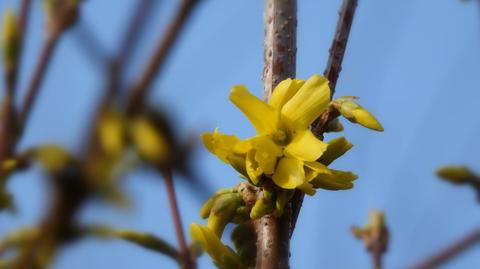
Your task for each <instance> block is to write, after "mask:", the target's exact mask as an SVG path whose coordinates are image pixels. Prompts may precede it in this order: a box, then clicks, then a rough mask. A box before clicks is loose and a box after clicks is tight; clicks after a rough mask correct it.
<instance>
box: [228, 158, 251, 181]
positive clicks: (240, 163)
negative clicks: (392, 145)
mask: <svg viewBox="0 0 480 269" xmlns="http://www.w3.org/2000/svg"><path fill="white" fill-rule="evenodd" d="M227 161H228V163H230V165H231V166H232V167H233V168H234V169H235V170H236V171H237V172H239V173H240V174H241V175H243V176H244V177H246V178H248V173H247V168H246V165H245V163H246V158H245V155H239V154H235V153H233V154H230V155H228V156H227Z"/></svg>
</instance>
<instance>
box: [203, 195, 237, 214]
mask: <svg viewBox="0 0 480 269" xmlns="http://www.w3.org/2000/svg"><path fill="white" fill-rule="evenodd" d="M232 192H233V189H231V188H226V189H220V190H218V191H217V192H215V193H214V194H213V195H212V196H210V198H208V200H207V201H206V202H205V203H204V204H203V206H202V208H201V209H200V217H201V218H202V219H206V218H208V216H209V215H210V210H211V209H212V207H213V204H214V202H215V199H217V197H218V196H220V195H222V194H226V193H232Z"/></svg>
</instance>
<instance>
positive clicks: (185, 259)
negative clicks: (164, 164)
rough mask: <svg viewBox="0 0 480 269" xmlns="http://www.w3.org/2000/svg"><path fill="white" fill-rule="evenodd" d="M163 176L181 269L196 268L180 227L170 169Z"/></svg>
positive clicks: (180, 221) (180, 222)
mask: <svg viewBox="0 0 480 269" xmlns="http://www.w3.org/2000/svg"><path fill="white" fill-rule="evenodd" d="M163 178H164V179H165V185H166V187H167V193H168V201H169V204H170V208H171V211H172V217H173V222H174V224H175V232H176V234H177V240H178V244H179V245H180V265H181V268H183V269H193V268H196V265H195V261H194V260H193V258H192V255H191V254H190V249H189V248H188V246H187V241H186V240H185V235H184V233H183V228H182V220H181V218H180V211H179V209H178V204H177V198H176V196H175V188H174V185H173V180H172V171H171V170H170V169H167V171H164V173H163Z"/></svg>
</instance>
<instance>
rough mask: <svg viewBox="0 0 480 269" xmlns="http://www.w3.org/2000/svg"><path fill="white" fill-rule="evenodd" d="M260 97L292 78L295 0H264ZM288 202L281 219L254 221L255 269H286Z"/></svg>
mask: <svg viewBox="0 0 480 269" xmlns="http://www.w3.org/2000/svg"><path fill="white" fill-rule="evenodd" d="M264 25H265V37H264V67H263V76H262V79H263V96H264V99H265V101H268V99H269V98H270V96H271V94H272V91H273V89H274V88H275V86H276V85H277V84H278V83H279V82H280V81H282V80H284V79H287V78H293V77H295V69H296V52H297V48H296V37H297V1H296V0H265V12H264ZM291 214H292V211H291V204H288V205H287V206H286V208H285V212H284V214H283V216H282V217H281V218H276V217H274V216H273V215H266V216H264V217H262V218H261V219H259V220H256V221H255V222H254V226H255V232H256V234H257V255H256V256H257V257H256V259H257V261H256V263H257V264H256V268H258V269H279V268H282V269H283V268H290V265H289V257H290V233H291V227H290V225H291V217H292V215H291Z"/></svg>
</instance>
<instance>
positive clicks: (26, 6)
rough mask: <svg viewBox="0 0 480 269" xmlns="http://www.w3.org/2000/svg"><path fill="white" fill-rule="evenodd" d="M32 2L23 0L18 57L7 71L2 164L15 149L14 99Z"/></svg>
mask: <svg viewBox="0 0 480 269" xmlns="http://www.w3.org/2000/svg"><path fill="white" fill-rule="evenodd" d="M30 6H31V0H22V2H21V5H20V12H19V19H18V28H19V32H20V37H19V40H18V46H19V47H18V55H17V59H16V63H15V65H14V67H13V68H10V69H8V70H5V72H6V73H5V83H6V87H5V89H6V93H5V98H4V102H3V104H2V108H1V109H2V115H3V118H2V126H1V130H0V163H2V162H3V160H5V159H6V158H9V157H10V156H11V155H12V153H13V150H14V149H15V141H14V140H15V135H16V130H15V129H16V126H15V114H16V111H15V107H14V99H15V92H16V90H15V89H16V86H17V77H18V72H19V70H20V63H21V61H20V60H21V55H22V48H23V39H24V37H25V32H26V31H27V24H28V17H29V13H30Z"/></svg>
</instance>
